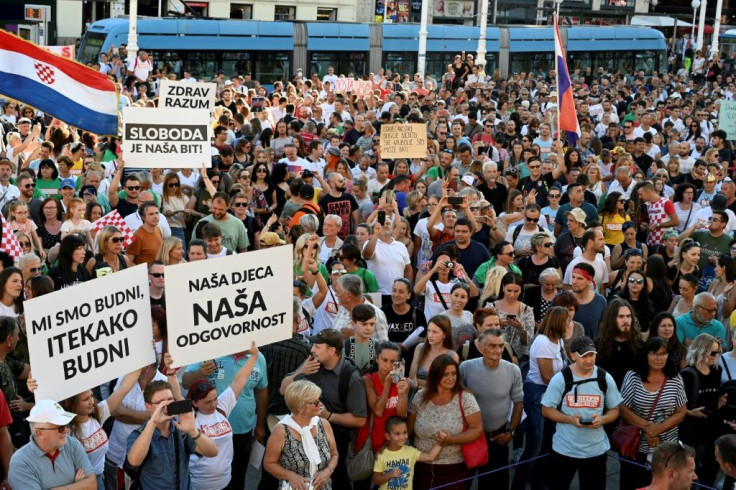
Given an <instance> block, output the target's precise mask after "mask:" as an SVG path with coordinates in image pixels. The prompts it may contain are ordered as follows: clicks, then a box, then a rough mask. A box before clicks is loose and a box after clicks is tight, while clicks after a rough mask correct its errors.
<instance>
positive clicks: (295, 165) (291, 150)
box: [278, 144, 311, 173]
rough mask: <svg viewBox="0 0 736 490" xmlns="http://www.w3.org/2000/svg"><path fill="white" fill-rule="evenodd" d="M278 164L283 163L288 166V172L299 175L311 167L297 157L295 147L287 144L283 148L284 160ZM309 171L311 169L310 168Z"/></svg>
mask: <svg viewBox="0 0 736 490" xmlns="http://www.w3.org/2000/svg"><path fill="white" fill-rule="evenodd" d="M278 163H285V164H287V165H288V166H289V172H293V173H299V172H301V171H302V170H303V169H305V168H309V167H311V165H309V162H307V161H306V160H304V159H303V158H301V157H299V155H298V154H297V149H296V145H292V144H288V145H285V146H284V158H282V159H281V160H279V162H278ZM310 170H311V168H310Z"/></svg>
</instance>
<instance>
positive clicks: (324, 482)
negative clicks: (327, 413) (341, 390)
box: [263, 379, 338, 490]
mask: <svg viewBox="0 0 736 490" xmlns="http://www.w3.org/2000/svg"><path fill="white" fill-rule="evenodd" d="M321 397H322V389H321V388H320V387H319V386H317V385H316V384H314V383H312V382H311V381H308V380H306V379H302V380H299V381H294V382H293V383H291V384H290V385H289V386H288V387H287V388H286V392H285V393H284V401H285V402H286V406H287V407H288V408H289V410H290V411H291V413H290V414H289V415H287V416H286V417H284V418H283V419H281V421H279V423H278V424H276V426H275V427H274V428H273V432H272V433H271V436H270V437H269V438H268V443H267V446H266V454H265V457H264V459H263V468H264V469H265V470H266V471H267V472H269V473H270V474H271V475H272V476H273V477H274V478H276V479H278V480H280V481H282V482H288V484H289V486H288V488H293V489H304V488H318V489H320V490H331V489H332V481H331V477H332V473H333V472H334V471H335V468H337V460H338V454H337V444H336V443H335V436H334V434H333V432H332V427H331V426H330V423H329V422H327V419H325V418H322V417H320V416H319V414H320V412H321V411H322V410H323V409H324V406H323V405H322V402H321V401H320V398H321Z"/></svg>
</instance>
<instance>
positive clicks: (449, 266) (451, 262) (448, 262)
mask: <svg viewBox="0 0 736 490" xmlns="http://www.w3.org/2000/svg"><path fill="white" fill-rule="evenodd" d="M445 267H447V268H448V269H454V268H455V262H453V261H451V260H448V261H447V262H445Z"/></svg>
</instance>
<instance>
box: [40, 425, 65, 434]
mask: <svg viewBox="0 0 736 490" xmlns="http://www.w3.org/2000/svg"><path fill="white" fill-rule="evenodd" d="M67 429H69V427H67V426H66V425H61V426H59V427H36V430H55V431H56V432H58V433H59V434H63V433H64V432H66V431H67Z"/></svg>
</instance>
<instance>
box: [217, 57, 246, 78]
mask: <svg viewBox="0 0 736 490" xmlns="http://www.w3.org/2000/svg"><path fill="white" fill-rule="evenodd" d="M220 69H221V70H224V71H225V73H227V74H232V75H242V74H244V73H251V74H252V73H253V58H252V56H251V53H237V52H231V53H222V66H221V67H220Z"/></svg>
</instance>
